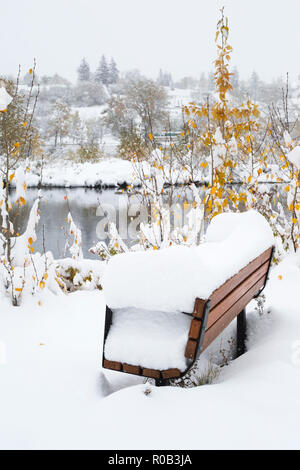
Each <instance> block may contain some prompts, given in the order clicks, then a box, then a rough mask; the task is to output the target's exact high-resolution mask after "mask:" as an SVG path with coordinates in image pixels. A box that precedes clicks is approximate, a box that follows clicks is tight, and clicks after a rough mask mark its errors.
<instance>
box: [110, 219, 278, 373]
mask: <svg viewBox="0 0 300 470" xmlns="http://www.w3.org/2000/svg"><path fill="white" fill-rule="evenodd" d="M273 243H274V237H273V233H272V230H271V228H270V226H269V224H268V222H267V221H266V219H265V218H264V217H263V216H262V215H260V214H259V213H258V212H256V211H253V210H251V211H248V212H244V213H239V214H236V213H225V214H220V215H218V216H216V217H215V218H214V219H213V220H212V221H211V224H210V225H209V227H208V229H207V233H206V241H205V242H204V243H202V244H201V245H199V246H197V247H194V248H188V247H170V248H167V249H163V250H159V251H145V252H132V253H124V254H120V255H116V256H114V257H113V258H112V259H111V260H110V261H109V263H108V266H107V269H106V270H105V275H104V281H103V285H104V293H105V298H106V303H107V305H108V306H109V308H111V309H112V310H113V322H112V326H111V328H110V331H109V334H108V337H107V340H106V344H105V357H106V359H108V360H111V361H118V362H126V363H128V364H138V365H140V366H142V367H149V368H154V369H160V370H163V369H167V368H172V367H176V368H178V369H179V370H181V371H183V370H184V369H185V367H186V359H185V357H184V350H185V345H186V341H187V338H188V330H189V325H190V317H189V316H187V315H183V314H182V312H186V313H192V312H193V307H194V302H195V299H196V297H199V298H202V299H208V298H209V297H210V296H211V294H212V292H213V291H214V290H216V289H217V288H218V287H220V286H221V285H222V284H224V283H225V282H226V281H227V280H228V279H230V278H231V277H232V276H234V275H235V274H237V273H238V272H239V271H240V270H241V269H242V268H243V267H245V266H246V265H247V264H248V263H250V262H251V261H252V260H253V259H255V258H256V257H257V256H259V255H260V254H261V253H263V252H264V251H265V250H267V249H268V248H270V247H271V246H272V245H273Z"/></svg>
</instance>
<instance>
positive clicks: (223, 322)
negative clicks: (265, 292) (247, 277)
mask: <svg viewBox="0 0 300 470" xmlns="http://www.w3.org/2000/svg"><path fill="white" fill-rule="evenodd" d="M265 280H266V274H265V275H264V276H263V277H262V278H261V279H259V281H258V282H257V283H256V284H254V286H252V287H251V289H249V290H248V292H246V293H245V294H244V295H243V296H242V297H241V298H240V299H239V300H238V301H237V302H236V303H235V304H234V305H232V306H231V307H230V309H229V310H228V311H227V312H226V313H225V314H224V315H223V316H222V317H221V318H219V320H218V321H216V322H215V323H214V324H213V325H212V326H211V327H210V328H208V329H207V330H206V332H205V335H204V341H203V345H202V349H201V352H202V351H204V349H206V348H207V346H209V345H210V343H212V341H213V340H214V339H215V338H216V337H217V336H219V334H220V333H222V331H223V330H224V329H225V328H226V327H227V326H228V325H229V323H231V322H232V320H234V318H235V317H236V316H237V315H238V314H239V313H240V312H241V311H242V310H243V308H245V307H246V305H247V304H248V303H249V302H250V300H251V299H252V298H253V297H254V296H255V295H256V294H257V293H258V292H259V290H260V289H261V287H262V286H263V285H264V283H265Z"/></svg>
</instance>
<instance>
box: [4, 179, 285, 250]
mask: <svg viewBox="0 0 300 470" xmlns="http://www.w3.org/2000/svg"><path fill="white" fill-rule="evenodd" d="M280 192H281V200H282V202H283V206H284V207H286V194H285V192H284V191H283V190H282V189H280ZM41 194H42V202H41V205H40V222H39V225H38V227H37V230H36V231H37V241H36V243H35V244H34V248H35V250H36V251H40V252H43V227H44V233H45V250H46V251H48V250H50V251H52V253H53V255H54V257H55V258H61V257H64V256H70V254H69V252H68V250H67V251H66V240H67V237H66V234H68V232H69V225H68V224H67V221H66V219H67V215H68V212H69V208H70V210H71V214H72V217H73V220H74V222H75V223H76V224H77V226H78V227H79V228H80V229H81V231H82V249H83V255H84V257H86V258H92V259H95V256H94V255H92V254H91V253H89V251H88V250H89V248H90V247H91V246H93V245H95V244H96V243H97V242H98V241H99V240H100V239H101V240H103V239H104V240H106V241H107V223H106V222H107V217H106V218H105V216H104V215H103V214H104V213H103V210H102V209H104V211H106V212H107V213H108V215H109V220H110V221H112V222H114V223H115V224H116V225H117V228H118V230H119V232H120V235H121V237H122V238H123V239H124V240H125V241H126V243H129V244H132V243H134V242H135V241H136V228H139V227H138V225H137V218H136V216H137V215H138V213H137V212H136V211H137V207H136V204H138V203H139V199H138V198H137V197H133V196H131V197H130V198H129V197H128V196H127V194H126V193H121V192H120V191H119V192H117V191H116V190H114V189H105V190H97V189H88V188H69V189H65V188H51V189H50V188H49V189H43V190H42V192H41ZM65 195H67V201H66V200H65ZM37 196H38V190H37V189H28V190H27V203H26V205H25V206H24V207H22V208H21V209H20V210H19V212H20V213H19V214H17V210H16V205H15V204H14V206H13V207H14V209H13V210H12V216H13V218H14V227H15V232H19V233H20V234H22V232H23V231H24V229H25V227H26V224H27V221H28V216H29V212H30V209H31V207H32V204H33V202H34V200H35V199H36V197H37ZM11 197H12V199H13V200H14V193H12V195H11ZM169 197H170V193H168V192H167V191H166V194H165V198H166V200H167V199H168V200H169ZM172 199H173V203H174V204H179V206H180V207H181V210H179V212H177V213H175V214H173V215H172V218H171V226H174V225H177V224H178V225H179V226H182V224H185V223H186V219H185V217H186V215H187V211H186V210H182V204H183V202H184V201H188V202H191V200H192V193H191V190H190V189H189V188H187V187H185V188H184V187H183V188H177V189H176V190H175V191H174V194H173V193H172ZM168 202H169V201H168ZM128 209H129V210H128ZM240 210H243V208H242V207H241V208H240ZM105 215H107V214H105ZM132 217H133V218H134V220H132ZM141 218H142V220H145V219H146V218H147V211H146V209H145V208H144V211H143V217H141ZM179 219H180V220H179Z"/></svg>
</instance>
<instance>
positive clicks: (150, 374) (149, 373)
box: [142, 369, 160, 379]
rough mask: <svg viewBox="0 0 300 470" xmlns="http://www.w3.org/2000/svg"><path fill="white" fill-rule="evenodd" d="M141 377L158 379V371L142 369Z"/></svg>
mask: <svg viewBox="0 0 300 470" xmlns="http://www.w3.org/2000/svg"><path fill="white" fill-rule="evenodd" d="M142 375H143V376H144V377H150V378H152V379H160V370H156V369H143V371H142Z"/></svg>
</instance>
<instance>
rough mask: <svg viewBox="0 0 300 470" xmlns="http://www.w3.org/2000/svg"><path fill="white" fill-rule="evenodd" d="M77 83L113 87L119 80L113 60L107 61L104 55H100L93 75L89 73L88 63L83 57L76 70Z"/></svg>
mask: <svg viewBox="0 0 300 470" xmlns="http://www.w3.org/2000/svg"><path fill="white" fill-rule="evenodd" d="M77 79H78V82H91V81H93V82H95V83H100V84H102V85H113V84H115V83H117V82H118V80H119V70H118V68H117V64H116V62H115V60H114V59H113V58H111V59H110V62H108V61H107V59H106V57H105V55H102V57H101V59H100V62H99V65H98V67H97V69H96V71H95V73H92V72H91V69H90V66H89V63H88V62H87V60H86V58H85V57H84V58H83V59H82V60H81V62H80V65H79V67H78V69H77Z"/></svg>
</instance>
